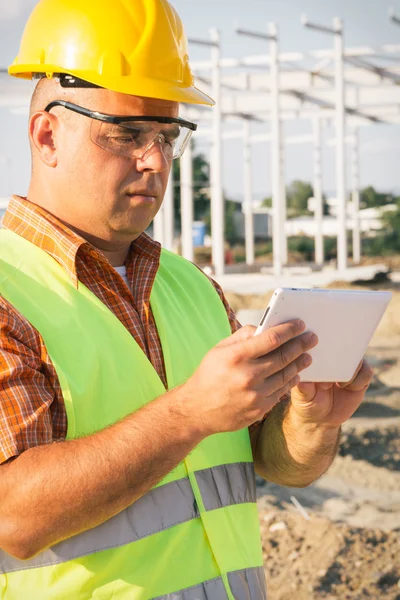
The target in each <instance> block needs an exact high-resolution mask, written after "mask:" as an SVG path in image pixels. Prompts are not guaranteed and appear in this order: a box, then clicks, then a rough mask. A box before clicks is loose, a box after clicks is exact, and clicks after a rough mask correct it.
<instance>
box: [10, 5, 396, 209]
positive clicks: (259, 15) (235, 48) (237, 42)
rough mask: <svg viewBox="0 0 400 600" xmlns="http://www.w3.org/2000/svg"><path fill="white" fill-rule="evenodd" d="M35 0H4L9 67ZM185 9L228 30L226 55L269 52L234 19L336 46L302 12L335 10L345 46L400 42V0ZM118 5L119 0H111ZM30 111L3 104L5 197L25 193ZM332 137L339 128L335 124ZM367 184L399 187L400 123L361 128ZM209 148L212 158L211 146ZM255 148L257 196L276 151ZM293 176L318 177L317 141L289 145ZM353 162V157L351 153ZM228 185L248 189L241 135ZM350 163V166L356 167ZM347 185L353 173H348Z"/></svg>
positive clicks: (304, 127)
mask: <svg viewBox="0 0 400 600" xmlns="http://www.w3.org/2000/svg"><path fill="white" fill-rule="evenodd" d="M35 4H36V2H35V0H0V67H7V66H8V65H9V64H10V63H11V62H12V61H13V59H14V57H15V55H16V54H17V52H18V46H19V40H20V37H21V34H22V31H23V28H24V24H25V22H26V20H27V17H28V15H29V13H30V11H31V10H32V8H33V6H34V5H35ZM172 4H173V5H174V7H175V8H176V9H177V11H178V13H179V14H180V16H181V18H182V20H183V23H184V25H185V29H186V33H187V35H188V37H189V38H190V37H193V38H202V39H207V38H208V36H209V30H210V28H211V27H216V28H217V29H218V30H219V31H220V34H221V38H222V55H223V56H224V57H230V58H240V57H244V56H246V55H249V54H250V55H254V54H264V53H266V52H267V48H266V46H265V45H264V42H263V41H261V40H249V39H248V38H244V37H241V36H238V35H236V34H235V33H234V30H235V27H236V26H237V25H240V26H241V27H243V28H247V29H252V30H257V31H261V32H262V31H266V29H267V24H268V22H270V21H274V22H276V23H277V24H278V27H279V32H280V48H281V51H282V52H292V51H293V52H307V51H310V50H316V49H322V48H331V47H332V39H331V37H330V36H327V35H324V34H322V33H318V32H315V31H310V30H307V29H305V28H303V26H302V25H301V22H300V17H301V14H302V13H305V14H307V16H308V17H309V19H310V20H312V21H316V22H319V23H323V24H326V25H330V24H331V22H332V18H333V17H335V16H339V17H341V18H342V19H343V20H344V25H345V44H346V46H373V47H377V46H382V45H384V44H390V43H392V44H399V43H400V27H399V26H397V27H396V26H395V25H393V24H392V23H390V22H389V19H388V7H389V6H390V5H391V6H393V7H394V8H395V10H396V12H397V14H399V15H400V0H388V3H386V1H385V0H323V1H322V0H279V1H269V0H172ZM110 5H112V0H110ZM189 48H190V50H189V51H190V58H191V60H201V59H208V57H209V50H208V49H207V48H202V47H199V46H194V45H191V46H190V47H189ZM26 126H27V117H26V115H14V114H11V113H10V112H9V110H8V109H6V108H4V107H1V106H0V197H2V196H6V195H8V194H10V193H19V194H25V193H26V191H27V188H28V184H29V173H30V159H29V148H28V142H27V137H26ZM297 133H311V123H310V122H307V121H301V122H290V123H287V124H285V134H286V135H292V134H297ZM328 133H329V134H330V137H333V135H334V132H333V131H330V132H328ZM360 141H361V165H360V167H361V171H360V176H361V186H362V187H365V186H367V185H373V186H375V187H376V188H377V189H379V190H382V191H387V192H393V191H394V192H397V193H400V169H399V166H398V162H399V160H398V158H399V156H400V125H398V126H394V125H391V126H388V125H379V126H377V125H374V126H370V127H364V128H362V129H361V134H360ZM199 148H202V149H203V148H204V152H205V155H206V158H209V148H208V147H207V146H201V145H199ZM252 156H253V189H254V197H255V199H261V198H263V197H265V196H268V195H269V194H270V192H271V177H270V160H271V159H270V154H269V148H268V147H267V145H262V146H261V145H257V146H256V147H255V148H254V149H253V152H252ZM285 160H286V181H287V183H289V182H290V181H292V180H294V179H302V180H308V181H311V180H312V172H313V164H312V147H311V146H310V145H304V146H299V145H296V146H288V147H287V151H286V159H285ZM348 162H349V161H348ZM334 163H335V153H334V149H333V148H325V150H324V153H323V183H324V191H325V192H327V193H328V194H332V193H334V188H335V164H334ZM223 164H224V170H223V180H224V189H225V192H226V195H227V196H228V197H232V198H237V199H241V198H242V197H243V161H242V149H241V143H240V141H230V142H229V143H225V144H224V158H223ZM349 170H350V169H348V171H349ZM347 179H348V187H349V185H350V174H349V173H348V176H347Z"/></svg>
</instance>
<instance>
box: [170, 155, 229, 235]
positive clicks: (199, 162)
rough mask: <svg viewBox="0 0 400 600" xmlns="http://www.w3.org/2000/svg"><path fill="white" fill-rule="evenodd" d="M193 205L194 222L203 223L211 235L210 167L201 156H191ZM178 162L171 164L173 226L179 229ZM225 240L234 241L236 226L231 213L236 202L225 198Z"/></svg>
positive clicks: (179, 192)
mask: <svg viewBox="0 0 400 600" xmlns="http://www.w3.org/2000/svg"><path fill="white" fill-rule="evenodd" d="M192 168H193V204H194V220H195V221H203V222H204V223H205V224H206V226H207V233H209V234H210V233H211V201H210V165H209V163H208V162H207V160H206V158H205V156H204V155H203V154H193V162H192ZM180 173H181V169H180V161H179V160H175V161H174V162H173V177H174V214H175V225H176V227H177V229H178V230H179V231H180V229H181V188H180ZM224 201H225V238H226V239H227V240H228V241H229V242H234V241H235V239H236V226H235V221H234V218H233V213H234V212H235V211H236V210H237V204H236V202H232V201H231V200H228V199H226V198H225V200H224Z"/></svg>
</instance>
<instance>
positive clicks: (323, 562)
mask: <svg viewBox="0 0 400 600" xmlns="http://www.w3.org/2000/svg"><path fill="white" fill-rule="evenodd" d="M330 287H333V288H344V287H349V286H348V284H342V283H341V282H336V283H335V284H333V285H331V286H330ZM352 287H356V286H352ZM367 289H390V290H391V291H392V292H393V299H392V301H391V303H390V305H389V308H388V311H387V313H386V314H385V316H384V318H383V320H382V322H381V324H380V326H379V328H378V331H377V332H376V334H375V336H374V338H373V340H372V342H371V344H370V347H369V349H368V358H369V360H370V362H371V364H372V365H373V367H374V369H375V377H374V381H373V383H372V385H371V387H370V390H369V391H368V393H367V397H366V399H365V401H364V403H363V404H362V406H361V407H360V409H359V410H358V411H357V413H356V414H355V415H354V417H353V418H352V419H350V420H349V421H348V422H347V423H346V424H345V426H344V427H343V434H342V439H341V444H340V448H339V454H338V456H337V458H336V460H335V462H334V464H333V465H332V467H331V468H330V469H329V471H328V472H327V473H326V474H325V475H324V476H323V477H321V479H319V480H318V481H316V482H315V483H314V484H313V485H311V486H309V487H308V488H304V489H294V488H284V487H280V486H278V485H275V484H272V483H264V482H262V481H261V480H260V481H258V495H259V513H260V521H261V532H262V542H263V552H264V564H265V573H266V577H267V584H268V590H269V596H268V598H269V600H317V599H320V598H321V599H329V600H333V599H338V600H347V599H349V600H350V599H351V600H355V599H357V600H364V599H367V598H368V599H370V600H381V599H382V600H400V284H396V283H391V282H383V283H376V284H371V283H369V285H368V286H367ZM269 295H270V294H268V295H266V296H264V297H259V296H258V297H254V296H238V295H235V294H227V297H228V299H229V301H230V303H231V305H232V307H233V308H234V309H235V310H238V309H239V308H263V307H265V306H266V301H267V299H268V298H269ZM296 501H297V503H299V504H300V507H302V509H303V510H301V508H300V509H299V508H296V506H295V503H296Z"/></svg>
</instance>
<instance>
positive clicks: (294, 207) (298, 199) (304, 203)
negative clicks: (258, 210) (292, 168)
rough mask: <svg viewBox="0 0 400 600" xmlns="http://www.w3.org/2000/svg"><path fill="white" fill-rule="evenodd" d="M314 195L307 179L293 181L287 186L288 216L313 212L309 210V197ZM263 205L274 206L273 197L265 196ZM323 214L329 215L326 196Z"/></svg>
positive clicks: (324, 197)
mask: <svg viewBox="0 0 400 600" xmlns="http://www.w3.org/2000/svg"><path fill="white" fill-rule="evenodd" d="M313 196H314V190H313V187H312V185H311V184H310V183H308V182H307V181H300V180H296V181H293V182H292V183H291V184H290V185H289V186H287V188H286V202H287V208H288V211H287V212H288V217H298V216H300V215H310V214H312V213H311V212H310V211H309V210H308V199H309V198H312V197H313ZM261 206H265V207H266V208H272V198H271V196H268V197H267V198H264V200H263V201H262V204H261ZM323 214H324V215H329V205H328V204H327V202H326V196H325V195H324V196H323Z"/></svg>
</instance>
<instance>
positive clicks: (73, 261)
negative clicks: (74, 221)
mask: <svg viewBox="0 0 400 600" xmlns="http://www.w3.org/2000/svg"><path fill="white" fill-rule="evenodd" d="M3 227H6V228H7V229H11V230H12V231H14V232H15V233H17V234H18V235H20V236H22V237H24V238H25V239H27V240H29V241H30V242H32V243H33V244H35V245H36V246H38V247H39V248H42V249H43V250H44V251H45V252H47V253H48V254H49V255H50V256H52V257H53V258H54V259H55V260H56V261H57V262H58V263H59V264H60V265H61V266H62V267H63V268H64V269H65V271H66V272H67V273H68V275H69V277H71V279H72V281H73V282H74V283H75V285H77V283H78V280H79V281H80V282H82V283H83V284H84V285H85V286H86V287H88V288H89V290H90V291H91V292H93V293H94V294H95V295H96V296H97V297H98V298H99V299H100V300H101V301H102V302H103V303H104V304H105V305H106V306H107V307H108V308H109V309H110V310H111V311H112V312H113V313H114V314H115V315H116V316H117V317H118V319H119V320H120V321H121V323H122V324H123V325H124V326H125V327H126V329H127V330H128V331H129V333H130V334H131V335H132V336H133V337H134V338H135V340H136V342H137V343H138V344H139V346H140V347H141V349H142V350H143V352H145V353H146V356H147V357H148V358H149V360H150V361H151V363H152V365H153V367H154V368H155V370H156V371H157V373H158V375H159V376H160V378H161V380H162V381H163V383H164V385H166V375H165V367H164V359H163V354H162V349H161V342H160V338H159V336H158V332H157V327H156V324H155V321H154V317H153V314H152V311H151V308H150V293H151V289H152V286H153V283H154V279H155V277H156V274H157V269H158V266H159V260H160V252H161V246H160V244H159V243H158V242H155V241H154V240H152V239H151V238H150V237H149V236H148V235H147V234H146V233H142V234H141V235H140V236H139V237H138V239H137V240H135V241H134V242H133V243H132V245H131V249H130V253H129V256H128V258H127V260H126V263H125V265H126V270H127V278H128V282H129V289H128V287H127V286H126V284H125V283H124V281H123V279H122V277H121V276H120V275H119V274H118V273H117V272H116V270H115V269H114V268H113V267H112V266H111V265H110V263H109V262H108V260H107V259H106V258H105V257H104V256H103V255H102V254H101V253H100V252H99V251H98V250H96V248H94V246H92V245H91V244H89V242H87V241H86V240H85V239H83V238H82V237H80V236H79V235H77V234H76V233H74V232H73V231H71V230H70V229H69V228H68V227H66V226H65V225H64V224H63V223H61V222H60V221H59V220H58V219H57V218H56V217H54V216H53V215H51V214H50V213H48V212H47V211H46V210H44V209H43V208H41V207H39V206H37V205H35V204H32V203H31V202H29V201H28V200H26V199H24V198H20V197H18V196H13V198H12V199H11V201H10V204H9V207H8V210H7V212H6V214H5V216H4V219H3ZM211 281H212V283H213V285H214V287H215V289H216V291H217V292H218V294H219V296H220V298H221V300H222V302H223V303H224V306H225V309H226V312H227V315H228V318H229V322H230V325H231V329H232V332H234V331H236V330H237V329H239V327H240V324H239V322H238V321H237V320H236V318H235V315H234V312H233V311H232V309H231V308H230V307H229V305H228V303H227V301H226V299H225V297H224V294H223V292H222V290H221V288H220V287H219V285H218V284H217V283H215V281H213V280H211ZM0 427H1V434H0V463H2V462H5V461H6V460H8V459H10V458H12V457H15V456H18V455H19V454H21V452H24V451H25V450H27V449H28V448H32V447H33V446H38V445H40V444H49V443H51V442H54V441H56V440H62V439H64V438H65V436H66V432H67V415H66V411H65V406H64V400H63V396H62V392H61V387H60V383H59V380H58V377H57V373H56V371H55V368H54V366H53V364H52V362H51V359H50V356H49V354H48V352H47V350H46V346H45V344H44V341H43V339H42V337H41V335H40V334H39V332H38V331H37V330H36V329H35V328H34V327H33V326H32V325H31V324H30V323H29V321H27V319H25V317H23V316H22V315H21V314H20V313H19V312H18V311H17V310H16V309H15V308H14V307H13V306H12V305H11V304H9V302H7V301H6V300H5V299H4V298H2V297H1V296H0Z"/></svg>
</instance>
